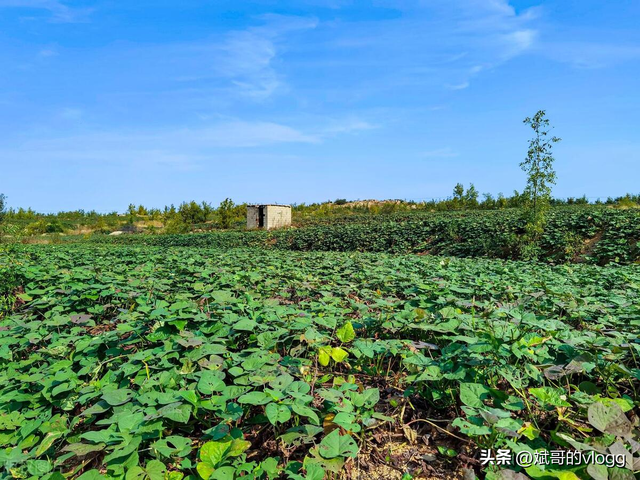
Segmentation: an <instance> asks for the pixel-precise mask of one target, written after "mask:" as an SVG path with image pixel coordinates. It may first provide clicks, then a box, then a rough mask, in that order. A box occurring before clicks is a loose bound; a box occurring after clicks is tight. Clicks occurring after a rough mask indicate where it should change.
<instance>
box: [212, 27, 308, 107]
mask: <svg viewBox="0 0 640 480" xmlns="http://www.w3.org/2000/svg"><path fill="white" fill-rule="evenodd" d="M262 18H263V20H264V21H265V22H266V23H265V25H263V26H260V27H252V28H249V29H247V30H242V31H235V32H231V33H229V34H228V35H227V38H226V40H225V41H224V43H223V44H222V45H221V46H220V47H219V48H217V55H216V58H215V65H214V68H215V70H216V71H217V72H218V74H219V75H222V76H224V77H227V78H229V79H230V80H231V81H232V83H233V85H235V86H236V87H238V89H239V92H240V93H241V94H243V95H246V96H248V97H252V98H255V99H258V100H262V99H265V98H268V97H270V96H271V95H273V94H274V93H275V92H276V91H278V90H279V89H282V88H283V86H284V80H283V79H282V77H281V76H280V75H279V74H278V73H277V72H276V69H275V68H274V66H273V61H274V60H275V59H276V57H277V55H278V53H279V42H280V41H281V40H282V38H283V37H284V36H285V35H286V34H287V33H290V32H293V31H296V30H306V29H310V28H315V27H316V25H317V20H315V19H309V18H303V17H285V16H279V15H268V16H264V17H262Z"/></svg>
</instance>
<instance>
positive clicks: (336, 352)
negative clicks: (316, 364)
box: [331, 347, 349, 363]
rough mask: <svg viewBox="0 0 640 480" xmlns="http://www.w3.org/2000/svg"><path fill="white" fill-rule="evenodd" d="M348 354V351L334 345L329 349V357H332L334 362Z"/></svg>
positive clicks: (339, 360) (343, 358)
mask: <svg viewBox="0 0 640 480" xmlns="http://www.w3.org/2000/svg"><path fill="white" fill-rule="evenodd" d="M348 356H349V353H348V352H347V351H346V350H344V349H342V348H340V347H335V348H332V349H331V358H333V359H334V360H335V362H336V363H341V362H342V361H344V360H345V359H346V358H347V357H348Z"/></svg>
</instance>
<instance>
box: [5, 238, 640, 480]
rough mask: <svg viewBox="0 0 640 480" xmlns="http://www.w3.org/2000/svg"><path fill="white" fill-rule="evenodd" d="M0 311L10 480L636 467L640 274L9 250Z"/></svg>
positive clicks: (623, 473) (147, 250) (159, 250)
mask: <svg viewBox="0 0 640 480" xmlns="http://www.w3.org/2000/svg"><path fill="white" fill-rule="evenodd" d="M362 228H364V227H362ZM634 228H635V227H634ZM158 238H162V237H158ZM345 241H348V238H347V240H345ZM629 248H635V244H633V245H632V246H629V245H627V244H625V245H623V246H621V250H620V251H624V252H628V251H631V250H628V249H629ZM594 263H597V262H594ZM0 296H1V297H2V298H1V301H0V478H21V479H31V478H33V479H35V478H44V479H50V480H53V479H63V478H80V479H82V480H94V479H102V478H105V479H106V478H113V479H122V478H125V479H150V480H163V479H170V480H179V479H182V478H185V479H187V478H188V479H218V480H226V479H276V478H283V479H290V480H303V479H306V480H322V479H323V478H328V479H329V478H330V479H338V478H369V479H376V478H381V479H383V478H397V479H404V480H408V479H411V478H462V477H463V476H464V478H475V477H476V476H477V477H479V478H484V477H485V476H486V478H489V479H500V478H503V479H524V478H533V479H550V478H559V479H563V480H571V479H579V478H593V479H596V480H600V479H607V478H609V479H614V478H616V479H626V478H628V479H631V478H634V472H637V471H639V470H640V453H639V450H640V443H639V442H640V438H638V423H639V422H638V405H639V403H638V401H639V400H640V399H639V397H638V389H639V388H640V365H639V363H638V361H639V357H640V341H639V339H638V333H639V331H640V269H639V268H638V266H637V265H628V266H620V265H610V266H596V265H590V264H589V262H585V263H581V264H573V265H557V266H553V265H548V264H543V263H534V262H529V263H526V262H520V261H513V260H491V259H478V258H476V259H463V258H451V257H440V256H430V255H426V256H418V255H390V254H386V253H377V254H374V253H358V252H355V253H348V252H347V253H344V252H342V253H341V252H296V251H288V250H280V249H257V248H253V249H249V248H245V249H215V248H209V247H203V246H194V247H174V246H164V247H159V246H149V245H137V246H136V245H97V244H70V245H34V246H26V247H25V246H17V247H14V248H12V249H10V250H8V251H6V252H5V253H3V254H0ZM479 449H494V450H495V449H510V450H512V451H513V452H520V451H529V452H544V451H550V450H558V449H565V450H566V449H571V450H578V451H582V452H589V451H596V452H600V453H605V454H606V453H615V454H620V455H623V456H624V462H623V463H624V465H618V466H613V467H607V466H602V465H600V466H599V465H593V464H591V465H587V464H585V463H582V464H578V465H547V466H536V465H532V466H517V465H500V466H498V465H494V466H488V465H484V466H483V465H481V462H480V461H479V454H478V451H479Z"/></svg>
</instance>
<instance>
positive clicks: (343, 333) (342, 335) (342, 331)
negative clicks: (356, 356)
mask: <svg viewBox="0 0 640 480" xmlns="http://www.w3.org/2000/svg"><path fill="white" fill-rule="evenodd" d="M336 336H337V337H338V340H340V341H341V342H342V343H349V342H350V341H352V340H353V339H354V338H356V332H355V330H354V329H353V325H351V322H347V323H345V324H344V325H343V326H342V327H340V328H339V329H338V330H336Z"/></svg>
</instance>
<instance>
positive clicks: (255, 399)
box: [238, 392, 271, 405]
mask: <svg viewBox="0 0 640 480" xmlns="http://www.w3.org/2000/svg"><path fill="white" fill-rule="evenodd" d="M269 402H271V397H269V395H267V394H266V393H264V392H249V393H245V394H244V395H242V396H241V397H240V398H238V403H241V404H247V405H265V404H267V403H269Z"/></svg>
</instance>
